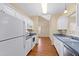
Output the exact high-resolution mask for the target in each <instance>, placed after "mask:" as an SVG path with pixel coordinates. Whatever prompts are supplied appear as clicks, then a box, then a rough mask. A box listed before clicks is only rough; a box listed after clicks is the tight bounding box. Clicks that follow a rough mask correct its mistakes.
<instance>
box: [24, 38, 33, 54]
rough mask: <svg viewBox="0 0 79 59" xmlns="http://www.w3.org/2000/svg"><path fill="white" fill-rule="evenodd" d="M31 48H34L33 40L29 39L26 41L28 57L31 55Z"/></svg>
mask: <svg viewBox="0 0 79 59" xmlns="http://www.w3.org/2000/svg"><path fill="white" fill-rule="evenodd" d="M31 48H32V38H29V39H27V40H26V45H25V51H26V55H27V54H28V53H29V51H30V50H31Z"/></svg>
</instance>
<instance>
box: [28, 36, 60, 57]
mask: <svg viewBox="0 0 79 59" xmlns="http://www.w3.org/2000/svg"><path fill="white" fill-rule="evenodd" d="M27 56H58V53H57V51H56V49H55V47H54V46H53V45H51V41H50V39H49V38H48V37H41V38H40V39H39V41H38V45H36V46H35V47H34V48H33V49H32V50H31V51H30V53H29V54H28V55H27Z"/></svg>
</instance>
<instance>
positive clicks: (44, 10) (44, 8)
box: [41, 3, 47, 14]
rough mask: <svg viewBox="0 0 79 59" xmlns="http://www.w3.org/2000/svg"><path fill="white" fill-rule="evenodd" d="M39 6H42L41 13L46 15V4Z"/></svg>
mask: <svg viewBox="0 0 79 59" xmlns="http://www.w3.org/2000/svg"><path fill="white" fill-rule="evenodd" d="M41 6H42V12H43V13H44V14H46V13H47V3H42V4H41Z"/></svg>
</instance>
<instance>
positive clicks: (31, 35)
mask: <svg viewBox="0 0 79 59" xmlns="http://www.w3.org/2000/svg"><path fill="white" fill-rule="evenodd" d="M34 35H36V33H29V35H27V36H26V40H27V39H29V38H32V37H33V36H34Z"/></svg>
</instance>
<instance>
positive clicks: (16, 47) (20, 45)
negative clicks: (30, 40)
mask: <svg viewBox="0 0 79 59" xmlns="http://www.w3.org/2000/svg"><path fill="white" fill-rule="evenodd" d="M23 40H24V39H23V37H19V38H15V39H11V40H7V41H3V42H0V56H25V49H24V41H23Z"/></svg>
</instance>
